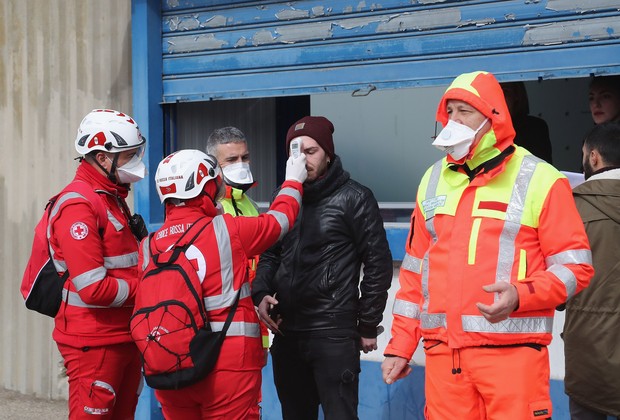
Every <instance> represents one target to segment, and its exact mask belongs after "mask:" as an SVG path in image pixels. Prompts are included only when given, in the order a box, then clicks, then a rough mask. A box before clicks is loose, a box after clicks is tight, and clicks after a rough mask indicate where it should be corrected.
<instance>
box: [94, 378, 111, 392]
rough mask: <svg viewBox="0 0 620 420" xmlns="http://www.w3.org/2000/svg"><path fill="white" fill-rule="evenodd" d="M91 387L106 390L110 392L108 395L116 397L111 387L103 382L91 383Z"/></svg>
mask: <svg viewBox="0 0 620 420" xmlns="http://www.w3.org/2000/svg"><path fill="white" fill-rule="evenodd" d="M93 386H98V387H100V388H103V389H106V390H108V391H110V393H111V394H112V395H116V392H115V391H114V388H112V385H110V384H109V383H107V382H103V381H94V382H93Z"/></svg>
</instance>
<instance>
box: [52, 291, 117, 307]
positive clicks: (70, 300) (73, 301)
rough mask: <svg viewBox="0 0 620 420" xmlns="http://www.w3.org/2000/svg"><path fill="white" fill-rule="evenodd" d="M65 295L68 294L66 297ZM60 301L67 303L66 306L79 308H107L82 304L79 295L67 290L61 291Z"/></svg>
mask: <svg viewBox="0 0 620 420" xmlns="http://www.w3.org/2000/svg"><path fill="white" fill-rule="evenodd" d="M67 294H69V296H68V297H67ZM62 300H63V301H64V302H67V305H69V306H77V307H79V308H107V306H101V305H89V304H87V303H84V301H83V300H82V298H81V297H80V295H78V294H77V293H75V292H69V291H68V290H67V289H62Z"/></svg>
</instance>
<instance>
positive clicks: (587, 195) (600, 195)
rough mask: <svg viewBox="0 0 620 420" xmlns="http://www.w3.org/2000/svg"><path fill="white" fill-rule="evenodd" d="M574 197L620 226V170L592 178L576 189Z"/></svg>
mask: <svg viewBox="0 0 620 420" xmlns="http://www.w3.org/2000/svg"><path fill="white" fill-rule="evenodd" d="M573 195H574V196H575V197H580V198H582V199H583V200H585V201H587V202H588V203H589V204H590V205H591V206H593V207H594V208H596V209H597V210H598V211H600V212H601V213H603V214H605V216H607V217H609V218H610V219H611V220H613V221H614V222H616V223H618V224H620V169H613V170H610V171H606V172H602V173H600V174H598V175H594V176H592V177H590V178H589V179H588V180H587V181H585V182H584V183H583V184H580V185H578V186H577V187H575V189H574V190H573Z"/></svg>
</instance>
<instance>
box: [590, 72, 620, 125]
mask: <svg viewBox="0 0 620 420" xmlns="http://www.w3.org/2000/svg"><path fill="white" fill-rule="evenodd" d="M588 101H589V103H590V113H591V114H592V121H594V124H602V123H605V122H610V121H620V76H599V77H595V78H593V79H592V81H591V82H590V89H589V93H588Z"/></svg>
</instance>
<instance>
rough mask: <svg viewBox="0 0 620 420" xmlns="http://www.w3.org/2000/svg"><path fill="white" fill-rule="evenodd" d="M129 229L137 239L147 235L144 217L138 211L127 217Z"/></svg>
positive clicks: (139, 239)
mask: <svg viewBox="0 0 620 420" xmlns="http://www.w3.org/2000/svg"><path fill="white" fill-rule="evenodd" d="M129 229H131V233H133V236H135V237H136V238H137V239H138V241H141V240H142V239H143V238H146V237H147V236H149V231H148V230H147V229H146V224H145V223H144V219H143V218H142V216H140V215H139V214H138V213H136V214H134V215H133V216H131V218H130V219H129Z"/></svg>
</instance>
